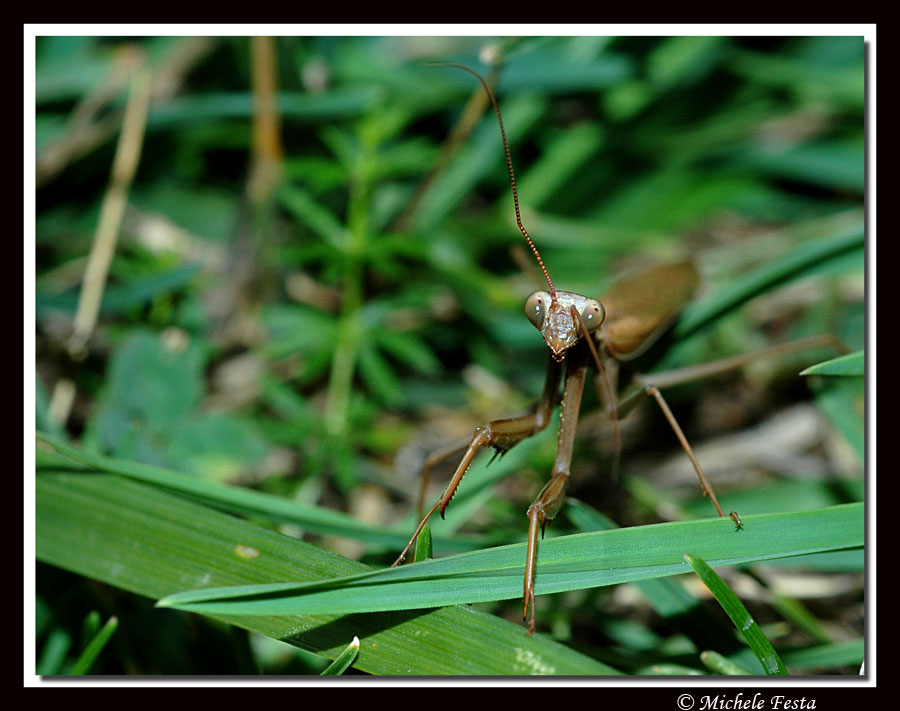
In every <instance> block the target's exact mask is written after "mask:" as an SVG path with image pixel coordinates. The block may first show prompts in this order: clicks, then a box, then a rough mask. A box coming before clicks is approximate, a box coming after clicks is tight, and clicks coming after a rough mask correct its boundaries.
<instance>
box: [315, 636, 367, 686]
mask: <svg viewBox="0 0 900 711" xmlns="http://www.w3.org/2000/svg"><path fill="white" fill-rule="evenodd" d="M357 654H359V637H354V638H353V641H351V642H350V644H348V645H347V648H346V649H345V650H344V651H343V652H341V653H340V654H339V655H338V656H337V658H336V659H335V660H334V661H333V662H332V663H331V664H329V665H328V666H327V667H326V668H325V670H324V671H323V672H322V673H321V674H320V676H340V675H341V674H343V673H344V672H345V671H347V668H348V667H349V666H350V665H351V664H353V660H354V659H356V655H357Z"/></svg>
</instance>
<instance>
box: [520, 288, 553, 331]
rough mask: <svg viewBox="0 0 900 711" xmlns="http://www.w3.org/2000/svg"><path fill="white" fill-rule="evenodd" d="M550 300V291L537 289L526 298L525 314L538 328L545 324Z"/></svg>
mask: <svg viewBox="0 0 900 711" xmlns="http://www.w3.org/2000/svg"><path fill="white" fill-rule="evenodd" d="M550 301H551V297H550V293H549V292H547V291H536V292H534V293H533V294H532V295H531V296H529V297H528V298H527V299H525V315H526V316H527V317H528V320H529V321H531V323H532V324H533V325H534V327H535V328H536V329H538V330H541V328H542V327H543V325H544V319H545V318H546V317H547V309H548V307H549V306H550Z"/></svg>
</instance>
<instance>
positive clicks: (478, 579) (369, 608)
mask: <svg viewBox="0 0 900 711" xmlns="http://www.w3.org/2000/svg"><path fill="white" fill-rule="evenodd" d="M863 536H864V517H863V506H862V504H846V505H841V506H834V507H830V508H827V509H820V510H816V511H801V512H793V513H788V514H771V515H757V516H747V517H745V518H744V528H743V529H741V530H740V531H735V528H734V523H733V522H732V521H731V520H730V519H705V520H701V521H687V522H681V521H680V522H674V523H663V524H655V525H650V526H635V527H632V528H624V529H616V530H612V531H599V532H595V533H583V534H575V535H571V536H563V537H559V538H551V539H548V540H545V541H542V542H541V545H540V547H539V553H538V555H539V557H538V572H537V576H536V578H535V592H536V593H537V594H547V593H556V592H563V591H568V590H578V589H582V588H589V587H598V586H602V585H612V584H616V583H623V582H630V581H636V580H644V579H647V578H656V577H660V576H667V575H674V574H678V573H684V572H688V571H689V567H688V565H687V563H686V562H685V560H684V559H683V555H684V552H685V551H689V550H694V551H697V552H698V554H702V556H703V557H704V558H705V559H707V560H709V561H711V562H712V564H713V565H733V564H738V563H750V562H754V561H759V560H769V559H773V558H782V557H787V556H798V555H805V554H809V553H816V552H820V551H823V550H836V549H842V548H854V547H861V546H862V545H863ZM524 561H525V544H524V543H521V544H514V545H509V546H500V547H497V548H489V549H485V550H481V551H474V552H470V553H462V554H459V555H454V556H448V557H446V558H439V559H436V560H428V561H423V562H421V563H415V564H412V565H405V566H401V567H399V568H387V569H382V570H368V571H366V572H362V573H359V574H355V575H352V576H347V577H344V578H342V579H338V580H328V581H316V582H312V583H294V582H290V581H289V580H287V579H285V580H284V581H283V582H279V583H275V584H270V585H263V586H238V587H232V588H226V589H218V590H213V589H209V588H206V589H202V590H189V589H186V591H185V592H182V593H178V594H175V595H171V596H169V597H167V598H165V599H164V600H162V601H161V602H160V603H159V604H160V605H163V606H172V607H178V608H181V609H187V610H191V611H194V612H204V613H207V614H242V615H247V614H250V615H253V614H263V615H268V614H279V615H296V614H310V613H321V612H325V611H330V612H342V613H346V614H349V613H358V612H374V611H383V610H404V609H414V608H417V607H437V606H444V605H455V604H461V603H472V602H487V601H492V600H507V599H514V598H517V597H520V596H521V594H522V570H523V566H524Z"/></svg>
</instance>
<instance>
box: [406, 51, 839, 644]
mask: <svg viewBox="0 0 900 711" xmlns="http://www.w3.org/2000/svg"><path fill="white" fill-rule="evenodd" d="M433 66H445V67H455V68H457V69H461V70H463V71H466V72H468V73H469V74H472V75H473V76H474V77H475V78H476V79H478V81H479V82H480V83H481V85H482V86H483V87H484V90H485V91H486V92H487V94H488V97H489V98H490V101H491V104H492V106H493V108H494V112H495V114H496V115H497V120H498V123H499V126H500V135H501V137H502V139H503V148H504V151H505V153H506V163H507V168H508V170H509V179H510V185H511V187H512V195H513V204H514V206H515V215H516V224H517V225H518V228H519V230H520V231H521V233H522V235H523V236H524V237H525V240H526V241H527V243H528V246H529V247H530V248H531V251H532V253H533V254H534V257H535V259H536V261H537V264H538V266H539V267H540V270H541V273H542V274H543V277H544V279H545V280H546V282H547V291H537V292H535V293H533V294H531V295H530V296H529V297H528V298H527V299H526V301H525V314H526V316H527V317H528V319H529V321H530V322H531V323H532V324H533V325H534V326H535V328H537V329H538V330H539V331H540V333H541V336H542V337H543V339H544V342H545V344H546V345H547V347H548V350H549V353H548V359H547V370H546V376H545V380H544V387H543V391H542V394H541V397H540V400H539V401H538V404H537V406H536V408H535V409H534V412H531V413H528V414H525V415H520V416H517V417H510V418H505V419H499V420H493V421H491V422H489V423H488V424H486V425H484V426H482V427H477V428H476V429H475V432H474V434H473V435H472V438H471V441H469V442H468V444H463V445H462V446H454V447H451V448H448V449H446V450H443V451H441V452H440V453H436V454H434V455H432V456H431V457H429V458H428V460H427V462H426V464H425V468H424V469H425V470H424V472H423V486H422V491H423V492H424V488H425V481H426V480H427V476H428V472H429V471H430V469H431V467H432V466H434V465H435V464H436V463H438V462H439V461H443V460H444V459H447V458H449V457H450V456H452V455H453V454H456V453H459V452H461V451H463V450H464V454H463V456H462V459H461V461H460V462H459V465H458V466H457V468H456V471H455V473H454V474H453V476H452V478H451V479H450V483H449V484H448V485H447V488H446V489H445V490H444V493H443V494H442V495H441V496H440V498H439V499H438V500H437V501H436V502H435V503H434V505H433V506H432V507H431V508H430V509H429V510H428V511H427V512H426V513H425V515H424V516H423V517H422V519H421V522H420V523H419V525H418V526H417V527H416V530H415V532H414V533H413V535H412V537H411V538H410V541H409V543H408V544H407V545H406V548H404V549H403V552H402V553H401V554H400V556H399V557H398V558H397V560H396V561H395V562H394V563H393V566H396V565H399V564H400V563H401V562H402V561H403V560H404V559H405V557H406V555H407V553H408V552H409V549H410V547H411V546H412V545H413V543H414V542H415V540H416V538H417V537H418V535H419V533H420V532H421V531H422V528H423V527H424V526H425V524H426V523H427V521H428V519H429V518H430V517H431V516H432V515H433V514H434V512H435V511H440V514H441V517H442V518H443V516H444V512H445V511H446V509H447V506H448V505H449V503H450V501H451V499H452V498H453V496H454V494H455V493H456V489H457V487H458V486H459V484H460V482H461V481H462V478H463V477H464V476H465V474H466V472H467V471H468V469H469V466H470V465H471V463H472V460H473V459H474V457H475V455H476V454H477V453H478V451H479V450H480V449H482V448H484V447H491V448H492V449H493V450H494V451H495V452H496V453H499V454H503V453H505V452H507V451H508V450H509V449H511V448H512V447H514V446H515V445H516V444H518V443H519V442H522V441H523V440H525V439H526V438H528V437H531V436H533V435H535V434H537V433H538V432H540V431H542V430H543V429H545V428H546V427H547V425H548V424H549V422H550V419H551V415H552V412H553V410H554V409H555V407H556V405H557V403H558V404H559V405H560V408H561V410H560V424H559V434H558V440H557V451H556V460H555V463H554V465H553V470H552V473H551V477H550V480H549V481H548V482H547V484H546V485H545V486H544V488H543V489H542V490H541V492H540V493H539V494H538V496H537V497H536V498H535V500H534V502H533V503H532V504H531V506H530V507H529V508H528V511H527V516H528V539H527V540H528V543H527V553H526V559H525V576H524V583H523V619H524V620H525V622H526V623H527V630H528V634H532V633H533V632H534V630H535V610H534V580H535V569H536V565H537V549H538V531H540V532H541V533H542V534H543V530H544V527H545V525H546V524H547V522H549V521H551V520H552V519H553V518H554V517H555V516H556V514H557V513H558V512H559V510H560V507H561V506H562V504H563V501H564V499H565V494H566V489H567V487H568V484H569V470H570V465H571V461H572V448H573V444H574V439H575V431H576V428H577V425H578V415H579V410H580V407H581V397H582V393H583V390H584V385H585V380H586V374H587V367H588V365H589V364H590V363H591V362H593V363H594V364H595V365H596V367H597V369H598V371H599V373H600V374H601V376H602V380H603V381H604V383H605V389H606V394H607V398H606V399H607V409H608V411H609V414H610V416H611V417H612V418H613V420H614V421H615V422H616V423H617V422H618V418H619V417H620V416H624V415H625V414H627V413H628V412H630V411H631V410H632V409H633V408H634V407H635V406H636V405H637V404H638V403H639V402H640V401H641V400H643V399H645V398H647V397H652V398H653V399H655V400H656V402H657V403H658V404H659V406H660V408H661V409H662V411H663V414H664V415H665V417H666V419H667V421H668V422H669V424H670V425H671V427H672V429H673V431H674V432H675V435H676V436H677V438H678V440H679V442H680V443H681V446H682V447H683V448H684V450H685V452H686V453H687V455H688V457H689V458H690V460H691V463H692V465H693V467H694V470H695V471H696V473H697V477H698V479H699V480H700V486H701V487H702V489H703V493H704V495H706V496H708V497H709V499H710V501H711V502H712V504H713V506H714V507H715V509H716V513H717V514H718V515H719V516H720V517H725V516H726V513H725V511H724V510H723V509H722V506H721V505H720V504H719V501H718V499H717V498H716V495H715V492H714V491H713V488H712V485H711V484H710V482H709V480H708V479H707V478H706V475H705V474H704V472H703V469H702V467H701V466H700V463H699V462H698V461H697V458H696V457H695V456H694V453H693V451H692V450H691V446H690V444H689V443H688V441H687V439H686V437H685V436H684V433H683V432H682V430H681V428H680V427H679V425H678V423H677V421H676V420H675V417H674V416H673V415H672V412H671V410H670V409H669V406H668V404H667V403H666V401H665V399H664V398H663V396H662V393H661V392H660V390H659V388H660V387H661V386H662V385H674V384H677V383H682V382H687V381H690V380H695V379H698V378H701V377H706V376H707V375H709V374H711V373H714V372H721V371H723V370H728V369H731V368H735V367H738V366H740V365H743V364H744V363H745V362H747V361H748V360H750V359H751V358H756V357H759V356H760V355H761V353H759V352H757V353H755V354H749V355H747V356H738V357H736V358H731V359H726V360H724V361H720V362H715V363H707V364H703V365H700V366H694V367H692V368H685V369H683V370H681V371H673V372H671V373H668V374H654V375H653V376H652V378H647V377H643V378H638V379H637V384H638V387H637V389H636V390H635V391H634V392H633V393H632V394H631V395H630V396H629V397H627V398H626V399H624V400H623V401H622V402H617V400H616V396H615V390H616V380H617V376H618V363H619V362H620V361H626V360H630V359H632V358H635V357H637V356H638V355H640V354H642V353H643V352H644V351H645V350H646V349H647V348H648V347H649V346H650V345H652V344H653V342H654V341H655V340H656V339H657V338H658V337H659V336H660V335H661V334H662V333H663V332H664V331H665V330H666V329H667V328H668V327H669V326H670V325H671V323H672V321H673V319H674V318H675V317H677V315H678V313H679V312H680V311H681V309H682V308H683V307H684V305H685V304H686V303H687V301H688V300H689V299H690V298H691V297H692V295H693V293H694V291H695V289H696V287H697V285H698V283H699V276H698V273H697V270H696V268H695V267H694V265H693V264H692V263H691V262H681V263H675V264H662V265H658V266H656V267H654V268H652V269H650V270H648V271H645V272H643V273H641V274H637V275H635V276H633V277H631V278H629V279H625V280H622V281H620V282H619V283H618V284H616V285H615V286H614V287H613V288H612V289H611V290H610V291H609V292H607V294H606V295H605V296H604V297H602V299H601V300H596V299H591V298H588V297H586V296H582V295H581V294H576V293H573V292H568V291H558V290H556V288H555V287H554V285H553V281H552V280H551V278H550V274H549V273H548V271H547V268H546V266H545V265H544V261H543V259H542V258H541V255H540V252H539V251H538V249H537V247H536V246H535V244H534V242H533V241H532V240H531V237H530V236H529V234H528V232H527V231H526V229H525V227H524V226H523V224H522V218H521V214H520V210H519V198H518V192H517V190H516V178H515V172H514V170H513V164H512V159H511V157H510V150H509V144H508V142H507V139H506V131H505V129H504V126H503V118H502V116H501V114H500V108H499V106H498V104H497V100H496V98H495V97H494V94H493V92H492V91H491V89H490V86H489V85H488V84H487V82H486V81H485V80H484V79H483V78H482V77H481V75H479V74H478V73H477V72H476V71H474V70H473V69H470V68H469V67H467V66H465V65H462V64H456V63H451V62H440V63H433ZM820 341H821V339H806V340H805V341H796V342H794V343H790V344H784V345H782V346H775V347H774V348H771V349H765V350H766V351H767V352H778V351H781V352H784V351H788V350H795V349H802V348H808V347H811V346H812V345H818V344H820ZM560 383H562V384H563V385H562V397H561V398H560V396H559V390H560ZM727 515H728V516H730V518H731V520H732V521H733V522H734V523H735V529H734V530H739V529H740V528H742V527H743V522H742V521H741V518H740V516H739V515H738V514H737V513H736V512H734V511H732V512H730V514H727Z"/></svg>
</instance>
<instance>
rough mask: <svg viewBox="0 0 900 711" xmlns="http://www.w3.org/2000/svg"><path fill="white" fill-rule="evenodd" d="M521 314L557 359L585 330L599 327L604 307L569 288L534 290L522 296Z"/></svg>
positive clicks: (604, 314) (604, 312)
mask: <svg viewBox="0 0 900 711" xmlns="http://www.w3.org/2000/svg"><path fill="white" fill-rule="evenodd" d="M525 315H526V316H527V317H528V320H529V321H531V323H532V325H533V326H534V327H535V328H536V329H537V330H538V331H540V332H541V335H542V336H543V337H544V342H545V343H546V344H547V347H548V348H549V349H550V354H551V355H552V356H553V358H554V359H555V360H557V361H561V360H562V359H563V358H565V354H566V351H567V350H569V349H570V348H571V347H572V346H574V345H575V344H576V343H577V342H578V339H579V338H581V336H582V335H583V334H584V331H585V330H587V332H588V333H593V332H594V331H596V330H597V329H598V328H599V327H600V325H601V324H602V323H603V321H604V319H605V318H606V309H604V308H603V304H601V303H600V302H599V301H597V300H596V299H589V298H587V297H586V296H582V295H581V294H575V293H573V292H571V291H557V292H549V291H536V292H534V293H533V294H532V295H531V296H529V297H528V298H527V299H526V300H525ZM578 320H580V321H581V323H582V324H584V326H583V327H582V326H581V325H580V324H579V323H578Z"/></svg>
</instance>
